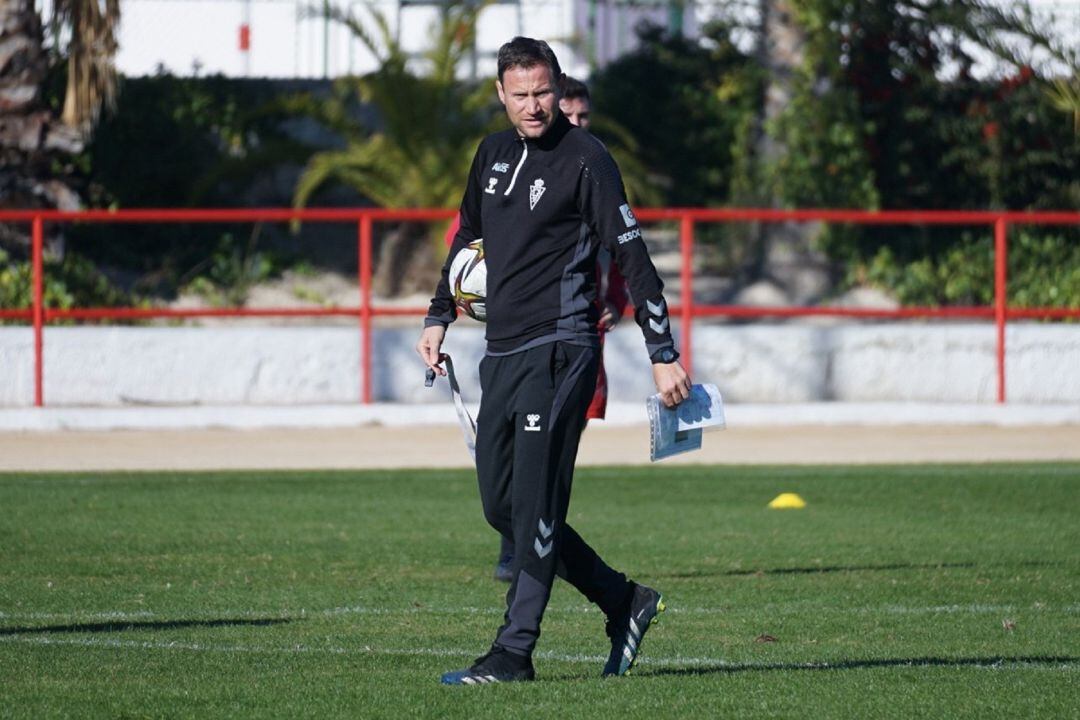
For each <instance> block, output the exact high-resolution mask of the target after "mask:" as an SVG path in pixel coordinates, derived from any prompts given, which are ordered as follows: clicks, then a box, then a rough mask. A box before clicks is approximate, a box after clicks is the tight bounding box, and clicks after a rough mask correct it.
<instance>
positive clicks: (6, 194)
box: [0, 0, 82, 247]
mask: <svg viewBox="0 0 1080 720" xmlns="http://www.w3.org/2000/svg"><path fill="white" fill-rule="evenodd" d="M47 72H48V59H47V58H46V56H45V51H44V49H43V47H42V31H41V18H40V17H39V16H38V14H37V11H36V10H35V9H34V3H33V0H0V207H4V208H19V209H28V208H42V207H44V208H60V209H62V210H75V209H78V207H79V205H80V202H79V196H78V195H77V194H76V193H75V191H73V190H72V189H71V188H70V187H69V186H68V185H67V184H65V183H64V182H63V180H62V179H59V178H57V177H56V175H55V172H54V170H53V167H52V163H53V160H54V158H55V154H56V153H57V152H59V153H62V154H72V153H76V152H78V151H80V150H81V149H82V142H81V141H80V139H79V137H78V135H77V133H75V132H74V131H72V130H71V129H69V128H67V127H65V126H64V125H63V124H62V123H60V122H59V121H57V119H56V118H55V117H54V116H53V114H52V112H51V111H50V110H49V108H48V107H47V106H46V105H45V103H44V101H43V100H42V97H41V88H42V86H43V85H44V83H45V77H46V74H47ZM53 240H55V238H53ZM0 242H2V243H4V244H6V245H9V246H10V245H14V246H22V247H25V246H26V244H27V243H28V240H27V238H26V236H25V234H23V232H21V230H20V232H5V233H4V234H3V235H2V236H0Z"/></svg>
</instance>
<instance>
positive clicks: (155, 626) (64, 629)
mask: <svg viewBox="0 0 1080 720" xmlns="http://www.w3.org/2000/svg"><path fill="white" fill-rule="evenodd" d="M288 622H292V620H289V619H288V618H255V619H250V620H228V619H223V620H162V621H160V622H111V623H72V624H71V625H45V626H38V627H0V635H33V634H45V633H112V632H125V631H127V630H174V629H177V628H192V627H231V626H235V625H245V626H254V627H261V626H267V625H281V624H282V623H288Z"/></svg>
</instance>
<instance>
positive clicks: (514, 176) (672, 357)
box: [417, 38, 690, 684]
mask: <svg viewBox="0 0 1080 720" xmlns="http://www.w3.org/2000/svg"><path fill="white" fill-rule="evenodd" d="M498 72H499V79H498V81H497V82H496V88H497V90H498V92H499V99H500V100H501V101H502V102H503V104H504V105H505V107H506V111H507V115H508V116H509V118H510V121H511V123H512V124H513V128H511V129H509V130H506V131H504V132H500V133H496V134H494V135H490V136H488V137H487V138H485V139H484V141H483V142H481V143H480V147H479V148H478V149H477V152H476V156H475V158H474V159H473V165H472V170H471V171H470V173H469V179H468V183H467V186H466V190H465V197H464V199H463V201H462V204H461V213H460V216H461V229H460V230H459V231H458V233H457V236H456V237H455V239H454V242H453V245H452V246H451V248H450V253H449V255H448V257H447V260H446V264H445V265H444V267H443V276H442V279H441V280H440V282H439V285H438V288H437V289H436V292H435V297H434V298H433V299H432V301H431V307H430V308H429V310H428V317H427V318H426V319H425V322H424V325H425V327H424V332H423V334H422V335H421V337H420V341H419V342H418V343H417V351H418V352H419V353H420V355H421V357H422V358H423V359H424V362H425V363H426V364H427V365H428V366H429V367H431V368H433V369H435V370H436V372H439V373H440V374H444V372H445V371H444V370H443V369H442V367H441V366H440V365H439V363H440V362H441V357H440V353H439V351H440V348H441V346H442V342H443V339H444V337H445V332H446V327H447V326H448V325H449V323H451V322H453V320H454V319H455V317H456V309H455V305H454V299H453V295H452V293H451V291H450V286H449V281H448V273H449V268H450V263H451V262H452V260H453V257H454V255H455V254H456V253H457V252H458V251H459V250H460V249H461V248H463V247H464V246H466V245H467V244H468V243H469V242H471V241H473V240H475V239H477V238H483V239H484V255H485V258H486V263H487V299H486V307H487V333H486V338H487V353H486V356H485V357H484V359H483V361H482V362H481V364H480V384H481V389H482V397H481V404H480V413H479V416H478V418H477V439H476V465H477V475H478V478H479V484H480V496H481V500H482V502H483V507H484V516H485V517H486V519H487V521H488V522H489V523H490V524H491V525H492V526H493V527H494V528H495V529H496V530H498V531H499V532H500V533H502V534H503V535H504V536H505V537H507V538H510V539H511V540H512V541H513V543H514V550H515V552H514V569H513V581H512V582H511V584H510V589H509V591H508V592H507V609H506V615H505V618H504V622H503V625H502V627H501V628H500V629H499V631H498V633H497V635H496V638H495V642H494V644H493V645H492V649H491V651H489V652H488V653H487V654H486V655H484V656H483V657H481V658H479V659H478V660H477V661H476V662H475V663H474V664H473V665H472V666H471V667H469V668H467V669H465V670H461V671H456V672H452V673H447V674H445V675H444V676H443V682H444V683H448V684H482V683H488V682H498V681H506V680H528V679H532V678H533V676H534V672H533V667H532V661H531V656H532V652H533V649H534V648H535V646H536V641H537V638H538V637H539V635H540V621H541V618H542V617H543V614H544V609H545V607H546V606H547V602H548V598H549V596H550V593H551V586H552V583H553V582H554V579H555V575H556V574H558V575H559V576H560V577H562V578H564V579H565V580H567V581H568V582H569V583H571V584H572V585H573V586H574V587H575V588H577V589H578V590H580V591H581V592H582V593H583V594H584V595H585V596H586V597H588V598H589V600H591V601H592V602H594V603H596V604H597V605H598V606H599V607H600V609H601V610H603V611H604V613H605V614H606V615H607V618H608V625H607V629H608V635H609V637H610V638H611V642H612V650H611V656H610V657H609V659H608V662H607V664H606V665H605V667H604V675H622V674H625V673H626V672H628V671H629V669H630V666H631V664H632V663H633V662H634V660H635V659H636V657H637V653H638V648H639V646H640V641H641V638H642V636H643V635H644V633H645V631H646V630H647V629H648V627H649V624H650V623H651V622H653V621H655V619H656V617H657V615H658V613H659V612H661V611H662V610H663V601H662V598H661V596H660V594H659V593H658V592H656V591H655V590H652V589H650V588H647V587H645V586H643V585H637V584H635V583H632V582H630V581H628V580H627V579H626V576H625V575H623V574H621V573H619V572H616V571H615V570H613V569H612V568H610V567H609V566H608V565H607V564H605V563H604V561H603V560H601V559H600V557H599V556H598V555H597V554H596V552H595V551H593V549H592V548H590V547H589V546H588V545H587V544H586V543H585V541H584V540H582V538H581V536H580V535H578V534H577V532H575V531H574V529H573V528H571V527H570V526H569V525H566V523H565V519H566V513H567V507H568V505H569V501H570V487H571V481H572V478H573V471H574V461H575V458H576V456H577V449H578V440H579V438H580V436H581V431H582V429H583V427H584V423H585V412H586V409H587V408H588V405H589V402H590V400H591V399H592V394H593V389H594V387H595V383H596V369H597V362H598V357H599V340H598V335H597V330H596V323H597V320H598V310H597V305H596V303H595V299H596V272H595V261H596V253H597V249H598V244H597V243H598V242H600V243H604V244H605V246H606V247H607V248H608V249H609V250H610V251H611V252H612V254H613V255H614V257H615V260H616V262H617V263H618V265H619V268H620V269H621V270H622V272H623V274H624V275H625V277H626V281H627V285H628V287H629V288H630V292H631V294H632V295H633V297H634V299H635V303H636V306H635V318H636V320H637V322H638V324H639V325H640V326H641V328H642V331H643V333H644V335H645V346H646V349H647V352H648V353H649V355H650V357H651V358H652V360H653V377H654V380H655V382H656V385H657V389H658V390H659V391H660V393H661V396H662V397H663V399H664V402H665V404H667V405H668V406H674V405H676V404H678V403H679V402H681V401H682V400H684V399H685V398H686V397H687V396H688V394H689V390H690V381H689V378H688V377H687V375H686V372H685V371H684V370H683V368H682V366H681V365H679V363H678V361H677V358H678V353H677V352H675V347H674V342H673V340H672V338H671V332H670V320H669V317H668V311H667V304H666V302H665V301H664V297H663V295H662V290H663V283H662V282H661V281H660V278H659V277H658V276H657V273H656V269H655V268H654V267H653V264H652V261H651V260H650V259H649V254H648V251H647V250H646V248H645V244H644V242H643V240H642V237H641V229H640V227H639V226H638V223H637V220H636V219H635V218H634V215H633V213H632V212H631V210H630V206H629V204H628V203H627V201H626V195H625V192H624V190H623V185H622V178H621V177H620V175H619V170H618V168H617V167H616V165H615V162H614V161H613V160H612V158H611V156H610V155H609V154H608V152H607V150H606V149H605V148H604V146H603V145H602V144H601V143H600V142H599V141H598V140H596V139H595V138H594V137H593V136H592V135H590V134H589V133H588V132H586V131H585V130H582V129H580V128H576V127H574V126H572V125H571V124H570V122H569V121H568V120H567V119H566V118H565V117H564V116H563V115H562V114H561V113H560V112H559V106H558V100H559V99H558V85H557V83H558V80H559V78H560V77H561V76H562V72H561V70H560V68H559V63H558V60H557V59H556V58H555V55H554V53H553V52H552V51H551V48H550V47H548V45H547V43H544V42H542V41H537V40H531V39H529V38H515V39H514V40H512V41H511V42H509V43H507V44H506V45H504V46H503V47H502V48H501V49H500V51H499V60H498ZM583 223H584V225H586V226H587V228H588V230H591V232H587V231H585V229H583V228H582V224H583Z"/></svg>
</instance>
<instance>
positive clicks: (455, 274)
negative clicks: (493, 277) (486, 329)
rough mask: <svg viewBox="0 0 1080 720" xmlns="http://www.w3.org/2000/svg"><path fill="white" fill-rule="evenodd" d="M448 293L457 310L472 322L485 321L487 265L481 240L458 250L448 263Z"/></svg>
mask: <svg viewBox="0 0 1080 720" xmlns="http://www.w3.org/2000/svg"><path fill="white" fill-rule="evenodd" d="M450 291H451V292H452V293H453V294H454V302H455V303H456V304H457V306H458V309H460V310H461V311H462V312H464V313H465V314H466V315H468V316H469V317H471V318H472V319H473V320H479V321H480V322H484V321H486V320H487V307H486V306H485V304H484V301H485V299H486V298H487V263H485V262H484V241H483V239H476V240H473V241H472V242H471V243H469V244H468V245H466V246H465V247H463V248H461V249H460V250H458V253H457V255H455V256H454V260H453V262H451V263H450Z"/></svg>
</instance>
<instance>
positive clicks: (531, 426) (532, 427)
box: [525, 413, 540, 432]
mask: <svg viewBox="0 0 1080 720" xmlns="http://www.w3.org/2000/svg"><path fill="white" fill-rule="evenodd" d="M525 422H526V423H527V424H526V425H525V432H540V426H539V425H537V423H538V422H540V416H539V415H537V414H536V413H529V414H528V415H526V416H525Z"/></svg>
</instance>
